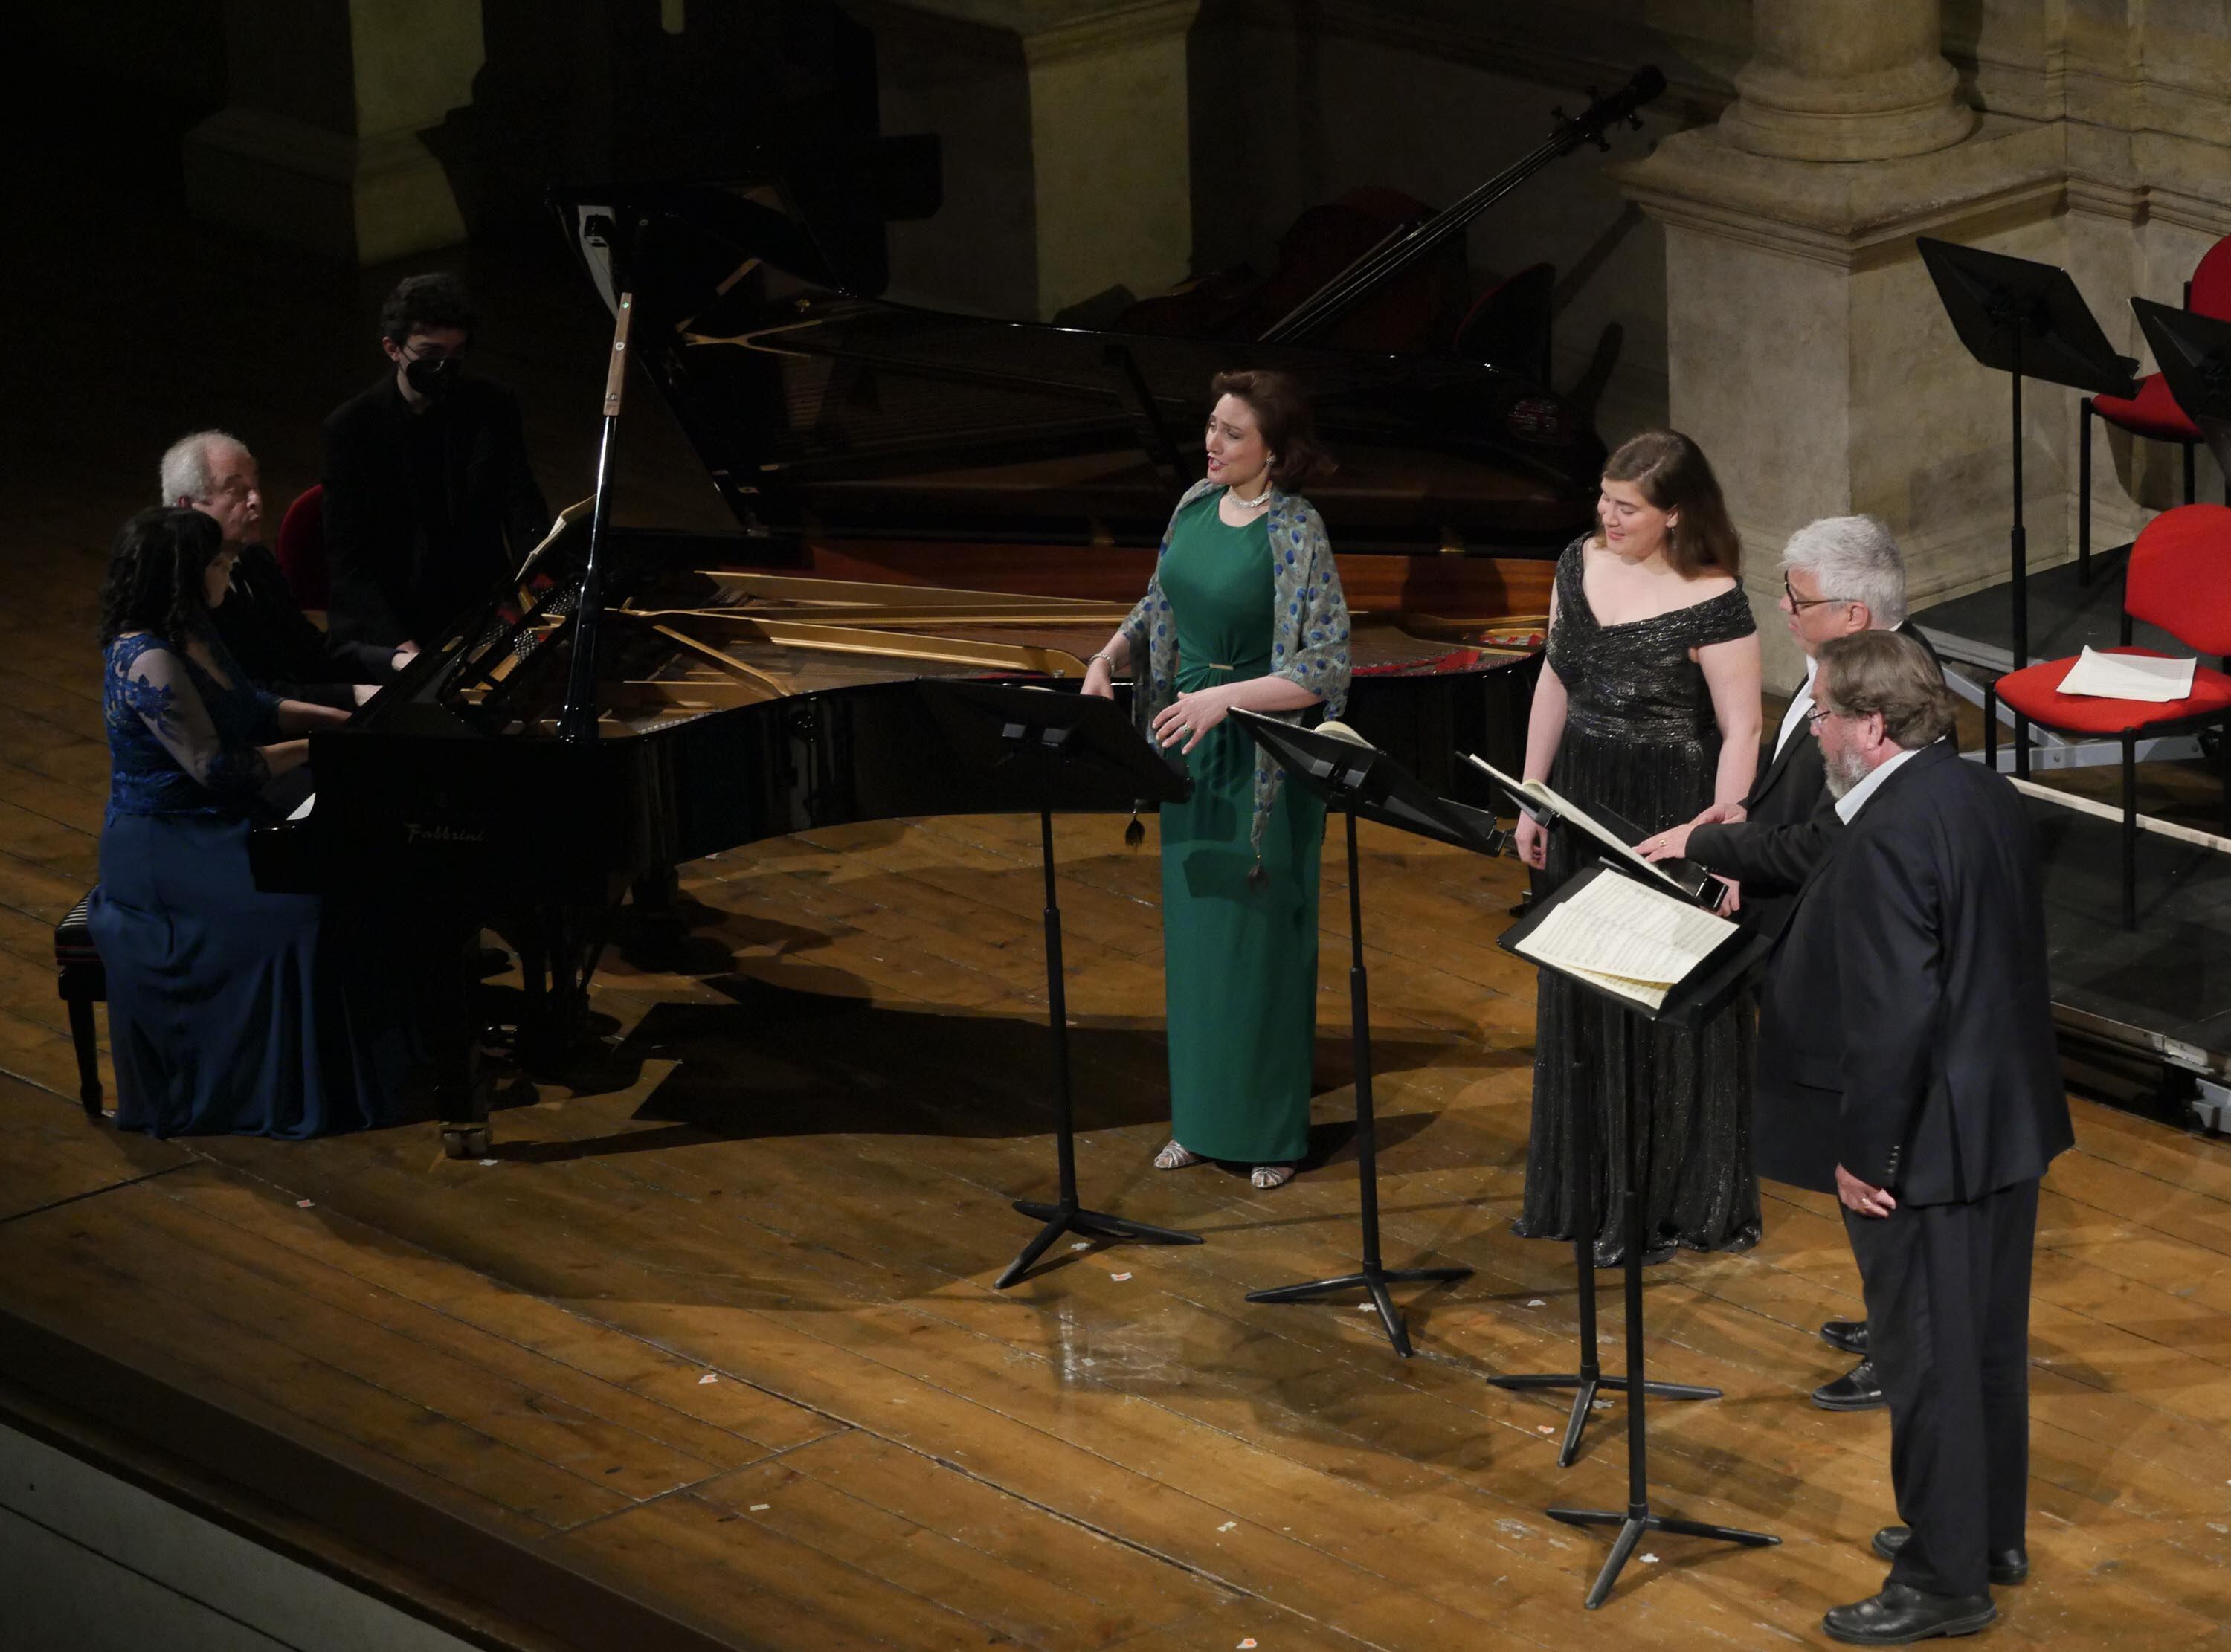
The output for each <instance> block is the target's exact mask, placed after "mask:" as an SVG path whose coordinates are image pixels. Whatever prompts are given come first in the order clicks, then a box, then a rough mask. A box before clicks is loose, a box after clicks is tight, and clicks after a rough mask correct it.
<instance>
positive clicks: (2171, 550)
mask: <svg viewBox="0 0 2231 1652" xmlns="http://www.w3.org/2000/svg"><path fill="white" fill-rule="evenodd" d="M2123 608H2124V611H2125V612H2127V613H2128V614H2129V615H2130V616H2131V618H2132V619H2137V620H2144V622H2145V623H2147V624H2149V625H2157V626H2159V627H2160V628H2161V629H2163V630H2164V631H2167V632H2168V633H2169V634H2170V636H2173V637H2175V638H2176V640H2177V641H2178V642H2182V643H2183V644H2184V645H2185V647H2187V648H2189V649H2191V650H2192V651H2193V652H2194V653H2195V654H2215V655H2231V507H2225V506H2221V505H2179V506H2176V507H2174V508H2172V509H2170V510H2166V511H2163V513H2161V514H2160V515H2159V516H2157V517H2156V518H2154V519H2153V520H2152V521H2150V522H2149V523H2147V524H2146V525H2145V526H2144V528H2142V529H2140V530H2139V532H2138V537H2137V542H2136V543H2135V544H2133V545H2131V565H2130V571H2129V572H2128V574H2127V575H2126V576H2125V577H2124V584H2123Z"/></svg>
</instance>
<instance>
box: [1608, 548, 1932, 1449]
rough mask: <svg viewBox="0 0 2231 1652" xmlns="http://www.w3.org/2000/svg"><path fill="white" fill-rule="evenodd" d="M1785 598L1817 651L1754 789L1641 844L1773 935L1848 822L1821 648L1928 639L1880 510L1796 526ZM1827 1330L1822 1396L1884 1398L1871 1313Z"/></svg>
mask: <svg viewBox="0 0 2231 1652" xmlns="http://www.w3.org/2000/svg"><path fill="white" fill-rule="evenodd" d="M1781 607H1782V623H1783V624H1784V625H1786V626H1787V627H1788V630H1789V636H1790V640H1791V641H1792V642H1795V643H1796V644H1797V646H1798V648H1799V649H1801V651H1802V652H1803V653H1804V655H1805V681H1804V683H1803V684H1802V685H1801V687H1799V688H1798V690H1797V693H1796V694H1795V696H1793V697H1792V698H1791V700H1790V702H1789V709H1788V711H1787V712H1786V713H1783V716H1782V722H1781V725H1780V726H1779V727H1778V728H1777V729H1776V730H1775V737H1774V743H1773V745H1771V746H1770V747H1769V748H1767V749H1765V750H1762V752H1760V753H1759V763H1758V778H1757V779H1756V781H1754V782H1753V783H1752V784H1751V789H1750V795H1749V797H1745V798H1744V799H1743V802H1742V803H1741V804H1739V805H1721V804H1717V803H1716V804H1714V805H1713V806H1712V807H1711V808H1710V809H1707V810H1704V813H1702V814H1700V815H1698V816H1697V818H1696V819H1695V820H1693V821H1691V822H1690V823H1688V824H1687V825H1685V826H1677V827H1674V828H1673V829H1672V830H1670V831H1665V832H1660V833H1659V835H1658V836H1655V837H1653V838H1651V839H1650V840H1648V841H1647V842H1645V843H1644V844H1643V845H1642V846H1641V847H1642V852H1643V853H1644V854H1645V855H1648V856H1650V857H1651V858H1652V859H1653V860H1664V859H1665V858H1667V857H1668V856H1674V855H1678V856H1682V857H1685V858H1686V859H1688V860H1691V861H1696V862H1697V863H1698V865H1700V866H1703V867H1704V868H1707V869H1708V870H1710V871H1713V872H1717V873H1718V874H1720V875H1721V876H1723V877H1727V878H1732V879H1734V880H1736V882H1737V883H1738V884H1739V885H1740V886H1741V888H1742V908H1741V910H1742V916H1743V921H1744V922H1745V923H1747V924H1749V926H1751V927H1752V928H1754V929H1756V931H1758V932H1760V933H1762V934H1767V935H1774V934H1778V933H1780V932H1781V930H1782V925H1783V924H1784V923H1786V922H1787V921H1788V917H1789V909H1790V907H1792V906H1793V905H1795V902H1796V900H1797V891H1798V890H1799V889H1800V888H1801V887H1803V885H1804V882H1805V880H1806V879H1807V877H1809V876H1810V875H1812V872H1813V868H1815V867H1816V866H1818V865H1820V862H1821V861H1822V860H1823V859H1824V858H1825V857H1826V856H1827V853H1828V849H1829V846H1830V844H1831V843H1832V842H1833V841H1834V838H1835V836H1836V834H1837V833H1838V832H1840V831H1841V830H1842V829H1843V822H1842V821H1840V820H1839V819H1838V818H1837V816H1836V809H1835V799H1834V798H1833V797H1830V796H1829V795H1828V785H1827V771H1826V770H1825V769H1824V768H1823V767H1822V765H1821V761H1820V744H1819V742H1817V741H1815V740H1814V739H1811V738H1810V736H1809V732H1808V730H1807V723H1806V720H1805V719H1806V715H1807V713H1809V712H1810V711H1811V710H1812V709H1813V682H1814V673H1815V672H1816V671H1817V670H1818V661H1817V658H1816V656H1817V655H1819V654H1820V649H1822V648H1823V647H1824V646H1826V645H1827V643H1830V642H1834V641H1835V640H1836V639H1837V638H1838V637H1840V636H1854V635H1856V634H1857V633H1859V632H1860V631H1866V630H1885V631H1896V632H1898V634H1899V635H1901V636H1912V637H1913V638H1914V640H1915V641H1916V642H1921V639H1920V637H1919V636H1917V634H1916V633H1915V632H1914V630H1913V629H1912V627H1911V626H1910V625H1908V624H1907V623H1906V618H1905V559H1904V557H1902V556H1900V555H1899V554H1898V541H1897V540H1895V539H1892V537H1891V532H1890V529H1889V528H1888V527H1887V526H1885V524H1884V523H1883V522H1882V521H1881V520H1879V519H1877V518H1875V517H1872V516H1829V517H1823V518H1821V519H1820V520H1818V521H1814V522H1808V523H1807V524H1806V525H1805V526H1803V527H1801V528H1800V529H1798V530H1797V532H1795V533H1793V534H1791V535H1790V536H1789V543H1788V545H1787V546H1785V547H1784V548H1783V550H1782V603H1781ZM1922 646H1923V647H1924V648H1926V647H1928V644H1927V643H1926V642H1922ZM1784 1125H1788V1126H1791V1127H1793V1128H1795V1129H1797V1130H1798V1131H1800V1132H1801V1133H1806V1132H1809V1129H1810V1126H1809V1125H1808V1124H1807V1123H1806V1122H1805V1121H1804V1120H1792V1119H1789V1118H1788V1117H1787V1116H1786V1115H1780V1114H1776V1113H1767V1114H1765V1115H1763V1116H1754V1118H1753V1120H1752V1123H1751V1140H1752V1148H1753V1158H1754V1159H1755V1160H1756V1163H1757V1165H1758V1166H1759V1173H1760V1174H1761V1175H1762V1176H1767V1177H1770V1178H1775V1179H1776V1180H1787V1179H1788V1178H1786V1177H1782V1176H1778V1175H1777V1174H1776V1172H1775V1170H1774V1168H1773V1167H1774V1166H1775V1165H1777V1164H1780V1163H1783V1162H1786V1161H1788V1159H1789V1158H1791V1157H1792V1156H1793V1154H1795V1155H1796V1156H1798V1157H1799V1158H1802V1156H1803V1155H1804V1153H1805V1151H1806V1149H1807V1146H1808V1145H1809V1142H1808V1141H1807V1140H1805V1139H1800V1140H1798V1141H1795V1142H1784V1141H1780V1140H1777V1139H1775V1136H1774V1134H1773V1133H1774V1131H1775V1129H1776V1128H1777V1127H1779V1126H1784ZM1762 1131H1764V1132H1765V1134H1763V1135H1762V1134H1761V1132H1762ZM1820 1338H1821V1340H1822V1341H1824V1342H1826V1343H1827V1344H1828V1345H1829V1346H1831V1347H1833V1348H1840V1349H1842V1350H1844V1351H1845V1352H1846V1353H1853V1354H1857V1355H1859V1364H1858V1365H1855V1366H1854V1367H1853V1369H1852V1370H1850V1371H1846V1373H1845V1374H1844V1375H1843V1376H1841V1377H1839V1378H1836V1379H1835V1380H1834V1381H1833V1382H1827V1383H1823V1384H1821V1385H1820V1387H1818V1388H1816V1389H1814V1391H1813V1403H1814V1404H1815V1405H1818V1406H1820V1408H1821V1409H1822V1410H1830V1411H1866V1410H1875V1409H1877V1408H1878V1407H1879V1406H1881V1405H1882V1404H1885V1400H1884V1396H1883V1385H1882V1381H1881V1378H1880V1376H1879V1371H1880V1369H1881V1367H1880V1365H1879V1363H1878V1362H1877V1361H1875V1360H1874V1359H1872V1358H1869V1357H1868V1348H1867V1326H1866V1320H1829V1321H1828V1322H1827V1324H1825V1325H1823V1326H1821V1327H1820Z"/></svg>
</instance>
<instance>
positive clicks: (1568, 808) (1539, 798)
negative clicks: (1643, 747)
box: [1464, 752, 1711, 900]
mask: <svg viewBox="0 0 2231 1652" xmlns="http://www.w3.org/2000/svg"><path fill="white" fill-rule="evenodd" d="M1464 755H1465V761H1466V762H1467V763H1470V764H1471V765H1472V766H1473V767H1475V768H1478V769H1482V770H1484V771H1486V772H1487V774H1488V776H1489V777H1490V778H1491V779H1493V780H1494V781H1495V782H1496V784H1498V785H1500V786H1501V787H1502V788H1503V789H1504V791H1507V792H1509V793H1510V796H1511V798H1512V801H1513V802H1515V803H1532V804H1533V805H1535V806H1536V808H1538V809H1540V810H1542V812H1543V813H1544V814H1550V815H1555V816H1559V817H1560V818H1562V819H1563V820H1565V821H1567V822H1568V823H1571V824H1572V825H1574V826H1576V827H1578V828H1579V829H1581V830H1582V831H1584V832H1586V833H1587V834H1588V836H1590V837H1593V838H1594V839H1595V840H1596V841H1597V842H1599V843H1601V844H1602V845H1603V846H1604V847H1605V848H1606V849H1608V850H1610V851H1611V853H1612V854H1613V855H1615V856H1616V857H1617V858H1618V860H1619V861H1620V864H1622V865H1624V866H1626V867H1627V868H1631V869H1633V870H1634V871H1636V872H1639V873H1640V874H1642V875H1643V876H1645V877H1646V878H1648V879H1649V880H1650V881H1652V883H1653V884H1659V885H1662V886H1664V887H1666V888H1668V889H1673V890H1678V892H1679V893H1680V894H1683V895H1685V896H1687V897H1688V898H1689V899H1691V900H1696V899H1698V897H1699V896H1700V895H1701V894H1702V893H1703V892H1704V889H1705V888H1706V887H1708V886H1709V885H1710V883H1711V877H1710V874H1709V873H1706V872H1705V871H1704V869H1703V868H1701V867H1696V866H1692V865H1691V863H1690V862H1689V861H1666V862H1665V864H1663V865H1660V864H1659V863H1658V862H1657V861H1646V860H1645V859H1644V858H1643V857H1642V856H1641V855H1638V854H1636V853H1635V852H1634V846H1633V844H1631V843H1629V842H1627V841H1626V839H1625V838H1623V837H1621V836H1620V835H1619V834H1618V833H1616V832H1614V831H1613V830H1612V829H1611V828H1610V827H1608V826H1607V825H1605V824H1604V823H1602V822H1601V821H1600V820H1598V819H1596V818H1595V817H1594V816H1592V815H1590V814H1589V813H1588V811H1587V810H1584V809H1582V808H1581V806H1580V805H1579V804H1578V803H1569V802H1568V801H1567V800H1566V799H1564V798H1563V797H1559V796H1558V795H1557V794H1556V793H1555V792H1554V791H1551V790H1550V789H1549V786H1548V785H1547V784H1544V783H1543V782H1542V781H1539V780H1517V779H1514V778H1511V777H1510V775H1507V774H1505V773H1504V771H1502V770H1500V769H1498V768H1497V767H1496V766H1495V765H1493V764H1492V763H1490V762H1488V761H1487V760H1486V759H1485V758H1479V757H1476V756H1474V755H1473V754H1472V753H1471V752H1465V754H1464Z"/></svg>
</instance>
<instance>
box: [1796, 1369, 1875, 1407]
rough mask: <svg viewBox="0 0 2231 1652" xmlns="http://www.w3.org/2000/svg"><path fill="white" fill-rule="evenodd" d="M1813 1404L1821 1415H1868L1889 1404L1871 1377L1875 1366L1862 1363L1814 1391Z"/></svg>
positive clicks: (1873, 1375) (1873, 1374)
mask: <svg viewBox="0 0 2231 1652" xmlns="http://www.w3.org/2000/svg"><path fill="white" fill-rule="evenodd" d="M1813 1403H1814V1404H1815V1405H1817V1406H1819V1407H1820V1409H1821V1410H1824V1411H1872V1410H1875V1409H1876V1408H1878V1407H1879V1406H1884V1405H1887V1404H1890V1398H1889V1397H1888V1396H1887V1395H1885V1393H1884V1392H1883V1385H1882V1379H1881V1378H1879V1377H1877V1376H1876V1375H1875V1362H1874V1361H1873V1360H1872V1359H1862V1360H1861V1361H1859V1364H1858V1365H1854V1366H1853V1367H1852V1368H1851V1370H1849V1371H1846V1372H1845V1373H1844V1374H1843V1375H1842V1376H1840V1377H1839V1378H1836V1380H1835V1381H1834V1382H1833V1383H1823V1384H1820V1387H1818V1388H1816V1389H1814V1391H1813Z"/></svg>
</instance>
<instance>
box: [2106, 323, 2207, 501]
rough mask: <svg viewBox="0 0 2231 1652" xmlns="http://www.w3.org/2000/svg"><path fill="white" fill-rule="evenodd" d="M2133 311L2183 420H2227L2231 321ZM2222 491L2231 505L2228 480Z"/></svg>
mask: <svg viewBox="0 0 2231 1652" xmlns="http://www.w3.org/2000/svg"><path fill="white" fill-rule="evenodd" d="M2131 311H2132V313H2135V314H2136V315H2137V318H2138V326H2139V329H2140V330H2141V331H2142V332H2144V334H2145V335H2146V342H2147V343H2148V344H2150V345H2152V346H2153V347H2154V359H2155V360H2156V361H2157V362H2158V363H2160V364H2161V370H2162V377H2163V378H2166V379H2167V380H2169V390H2170V395H2172V396H2174V397H2176V404H2177V405H2178V406H2179V407H2181V408H2183V410H2184V413H2185V416H2186V417H2187V418H2191V419H2227V420H2231V321H2219V320H2217V319H2215V317H2214V316H2212V315H2200V314H2196V313H2194V312H2193V311H2190V310H2180V309H2178V308H2176V307H2175V306H2173V305H2169V304H2157V303H2155V302H2154V301H2153V300H2151V299H2142V298H2134V299H2132V300H2131ZM2223 487H2224V495H2225V500H2226V502H2227V503H2231V476H2227V477H2226V478H2225V480H2224V483H2223Z"/></svg>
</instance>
